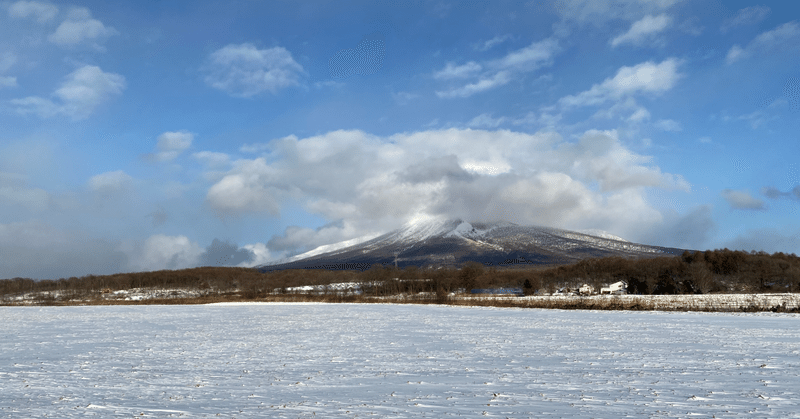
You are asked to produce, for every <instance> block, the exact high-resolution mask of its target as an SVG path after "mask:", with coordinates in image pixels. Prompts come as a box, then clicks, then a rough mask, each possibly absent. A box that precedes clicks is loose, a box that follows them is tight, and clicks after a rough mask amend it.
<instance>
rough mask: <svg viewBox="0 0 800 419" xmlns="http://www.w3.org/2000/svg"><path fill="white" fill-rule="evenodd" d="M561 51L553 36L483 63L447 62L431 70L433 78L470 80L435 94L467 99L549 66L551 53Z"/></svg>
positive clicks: (551, 58) (441, 96)
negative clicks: (433, 71) (438, 68)
mask: <svg viewBox="0 0 800 419" xmlns="http://www.w3.org/2000/svg"><path fill="white" fill-rule="evenodd" d="M560 50H561V48H560V46H559V45H558V41H557V40H556V39H553V38H547V39H544V40H542V41H539V42H533V43H531V44H530V45H528V46H527V47H524V48H521V49H518V50H515V51H512V52H510V53H508V54H506V55H505V56H504V57H502V58H500V59H497V60H491V61H486V62H484V63H482V64H481V63H476V62H474V61H470V62H468V63H466V64H462V65H456V64H454V63H447V66H445V68H444V69H442V70H439V71H437V72H435V73H434V78H436V79H440V80H451V79H472V81H471V82H469V83H468V84H466V85H458V86H452V87H450V88H448V89H445V90H438V91H436V95H437V96H439V97H440V98H457V97H461V98H466V97H469V96H472V95H474V94H476V93H480V92H485V91H487V90H491V89H494V88H497V87H500V86H503V85H505V84H508V83H509V82H510V81H511V80H513V79H514V78H515V77H517V76H521V75H522V74H524V73H528V72H531V71H534V70H537V69H539V68H541V67H544V66H546V65H551V64H552V62H553V56H554V55H555V54H556V53H557V52H558V51H560ZM462 83H463V82H462Z"/></svg>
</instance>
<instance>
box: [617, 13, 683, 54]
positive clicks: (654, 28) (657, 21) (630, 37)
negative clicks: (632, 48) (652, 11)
mask: <svg viewBox="0 0 800 419" xmlns="http://www.w3.org/2000/svg"><path fill="white" fill-rule="evenodd" d="M671 23H672V18H671V17H670V16H668V15H666V14H660V15H658V16H651V15H647V16H645V17H643V18H642V19H641V20H638V21H636V22H634V23H633V25H631V28H630V29H629V30H628V32H625V33H624V34H622V35H619V36H617V37H616V38H614V39H612V40H611V46H612V47H616V46H618V45H620V44H625V43H630V44H633V45H642V44H643V43H644V42H645V41H647V40H650V39H652V38H653V36H654V35H656V34H658V33H660V32H662V31H664V29H666V28H667V27H668V26H669V25H670V24H671Z"/></svg>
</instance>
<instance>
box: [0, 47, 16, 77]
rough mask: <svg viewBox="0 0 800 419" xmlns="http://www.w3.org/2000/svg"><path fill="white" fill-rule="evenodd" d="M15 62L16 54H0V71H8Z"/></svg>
mask: <svg viewBox="0 0 800 419" xmlns="http://www.w3.org/2000/svg"><path fill="white" fill-rule="evenodd" d="M16 62H17V56H16V55H14V54H13V53H10V52H5V53H3V54H2V55H0V73H3V72H5V71H8V69H9V68H11V67H12V66H13V65H14V64H16Z"/></svg>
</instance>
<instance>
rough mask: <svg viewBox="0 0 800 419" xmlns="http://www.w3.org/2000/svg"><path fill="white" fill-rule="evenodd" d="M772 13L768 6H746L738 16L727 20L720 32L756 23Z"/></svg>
mask: <svg viewBox="0 0 800 419" xmlns="http://www.w3.org/2000/svg"><path fill="white" fill-rule="evenodd" d="M769 13H770V8H769V7H767V6H753V7H745V8H744V9H741V10H739V12H738V13H736V16H734V17H733V18H731V19H729V20H727V21H725V22H724V23H723V24H722V26H721V27H720V29H719V30H720V32H722V33H725V32H728V31H729V30H731V29H733V28H736V27H739V26H746V25H755V24H756V23H758V22H761V21H762V20H764V19H766V17H767V16H768V15H769Z"/></svg>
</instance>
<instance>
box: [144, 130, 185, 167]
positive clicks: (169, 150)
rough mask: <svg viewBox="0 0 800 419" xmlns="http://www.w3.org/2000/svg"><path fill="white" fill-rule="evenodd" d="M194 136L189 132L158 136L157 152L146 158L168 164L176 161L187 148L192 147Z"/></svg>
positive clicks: (173, 132)
mask: <svg viewBox="0 0 800 419" xmlns="http://www.w3.org/2000/svg"><path fill="white" fill-rule="evenodd" d="M192 141H194V134H192V133H191V132H188V131H172V132H165V133H163V134H161V135H159V136H158V143H157V144H156V150H157V151H156V152H155V153H151V154H148V155H147V156H146V157H147V158H148V159H150V160H152V161H156V162H167V161H172V160H175V158H177V157H178V156H179V155H180V154H181V153H183V152H184V151H185V150H186V149H187V148H189V147H191V146H192Z"/></svg>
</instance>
